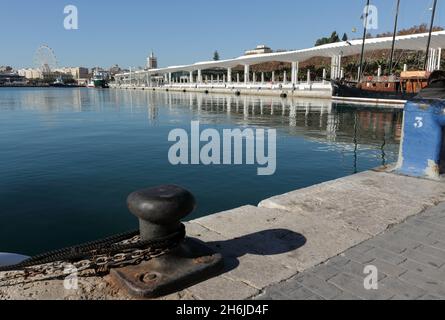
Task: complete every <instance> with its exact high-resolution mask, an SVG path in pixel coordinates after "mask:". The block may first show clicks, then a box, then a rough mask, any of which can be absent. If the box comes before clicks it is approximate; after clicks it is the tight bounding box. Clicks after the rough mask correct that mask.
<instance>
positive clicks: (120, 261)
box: [0, 231, 185, 288]
mask: <svg viewBox="0 0 445 320" xmlns="http://www.w3.org/2000/svg"><path fill="white" fill-rule="evenodd" d="M179 235H180V236H178V235H177V236H176V237H172V239H171V240H161V241H159V244H158V245H146V246H142V244H143V242H142V241H141V237H140V236H139V235H138V236H133V237H132V238H129V239H126V240H122V241H120V242H117V243H116V244H114V245H115V246H116V247H123V248H126V247H131V246H134V248H128V249H127V248H126V249H123V250H121V251H120V252H118V253H106V254H97V252H98V251H99V252H100V251H101V250H104V248H101V246H105V245H104V244H101V245H100V246H99V247H97V248H93V247H92V248H91V250H90V255H89V256H88V257H87V258H85V259H82V260H80V259H79V261H70V260H67V261H65V260H63V259H61V260H60V261H53V262H50V263H42V264H37V265H32V266H26V267H23V268H20V269H19V270H11V271H9V270H8V271H3V272H2V271H1V270H0V288H1V287H8V286H14V285H19V284H26V283H32V282H37V281H44V280H55V279H62V278H66V277H67V276H69V274H74V273H75V274H76V275H77V276H79V277H88V276H101V275H104V274H107V273H109V271H110V270H111V269H114V268H122V267H126V266H130V265H138V264H140V263H142V262H144V261H149V260H151V259H155V258H158V257H160V256H163V255H165V254H167V253H168V252H170V251H171V249H173V248H175V247H177V246H178V245H179V244H180V242H181V241H182V240H183V239H184V236H185V231H183V236H181V233H179ZM155 243H156V242H154V244H155ZM141 247H144V248H141ZM74 249H75V248H74ZM72 250H73V248H70V249H69V250H67V251H68V252H69V251H72ZM36 261H39V260H38V259H37V260H36Z"/></svg>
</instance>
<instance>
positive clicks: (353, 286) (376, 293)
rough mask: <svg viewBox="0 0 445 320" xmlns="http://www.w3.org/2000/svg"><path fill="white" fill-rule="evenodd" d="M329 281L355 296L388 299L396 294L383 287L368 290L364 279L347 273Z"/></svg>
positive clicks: (369, 298)
mask: <svg viewBox="0 0 445 320" xmlns="http://www.w3.org/2000/svg"><path fill="white" fill-rule="evenodd" d="M329 282H330V283H332V284H334V285H336V286H337V287H339V288H340V289H342V290H344V291H346V292H349V293H350V294H352V295H354V296H358V297H360V298H362V299H366V300H388V299H390V298H392V297H393V296H394V295H395V294H393V293H391V292H388V291H387V290H385V289H382V288H380V289H379V290H366V289H365V287H364V279H359V278H356V277H353V276H351V275H348V274H345V273H340V274H339V275H337V276H335V277H333V278H332V279H330V280H329Z"/></svg>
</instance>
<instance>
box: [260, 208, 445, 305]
mask: <svg viewBox="0 0 445 320" xmlns="http://www.w3.org/2000/svg"><path fill="white" fill-rule="evenodd" d="M369 265H372V266H375V267H376V268H377V270H378V278H379V281H378V286H379V287H378V289H377V290H366V289H365V286H364V279H365V277H366V275H365V274H364V270H365V267H366V266H369ZM256 299H258V300H283V299H284V300H325V299H328V300H331V299H341V300H362V299H372V300H388V299H391V300H394V299H395V300H418V299H420V300H443V299H445V204H444V203H442V204H440V205H439V206H437V207H435V208H432V209H429V210H427V211H426V212H424V213H422V214H420V215H418V216H415V217H411V218H409V219H408V220H407V221H406V222H404V223H402V224H400V225H397V226H395V227H393V228H392V229H390V230H389V231H387V232H385V233H383V234H381V235H379V236H376V237H375V238H373V239H371V240H368V241H365V242H363V243H362V244H360V245H358V246H356V247H354V248H352V249H349V250H347V251H346V252H345V253H343V254H341V255H339V256H337V257H335V258H333V259H330V260H329V261H327V262H326V263H323V264H322V265H319V266H316V267H314V268H311V269H309V270H307V271H305V272H302V273H301V274H298V275H297V276H295V277H292V278H291V279H289V280H287V281H284V282H282V283H279V284H276V285H273V286H270V287H268V288H267V289H265V290H264V292H263V293H262V294H260V295H259V296H257V297H256Z"/></svg>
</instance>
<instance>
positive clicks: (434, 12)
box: [423, 0, 437, 71]
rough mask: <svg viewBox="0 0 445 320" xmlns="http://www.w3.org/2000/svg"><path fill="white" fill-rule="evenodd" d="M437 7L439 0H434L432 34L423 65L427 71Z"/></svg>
mask: <svg viewBox="0 0 445 320" xmlns="http://www.w3.org/2000/svg"><path fill="white" fill-rule="evenodd" d="M436 8H437V0H434V5H433V13H432V15H431V25H430V34H429V37H428V44H427V46H426V55H425V64H424V65H423V69H424V70H425V71H426V70H427V66H428V58H429V54H430V46H431V36H432V33H433V28H434V18H435V16H436Z"/></svg>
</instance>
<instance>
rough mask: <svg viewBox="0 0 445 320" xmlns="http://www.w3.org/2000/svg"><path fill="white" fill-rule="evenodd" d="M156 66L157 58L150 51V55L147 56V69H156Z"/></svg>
mask: <svg viewBox="0 0 445 320" xmlns="http://www.w3.org/2000/svg"><path fill="white" fill-rule="evenodd" d="M157 68H158V58H156V57H155V54H154V52H153V51H152V52H151V54H150V56H149V57H148V58H147V69H149V70H150V69H157Z"/></svg>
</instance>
